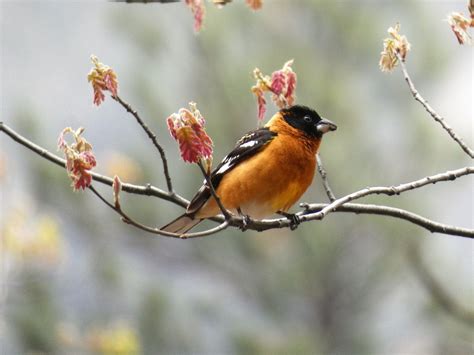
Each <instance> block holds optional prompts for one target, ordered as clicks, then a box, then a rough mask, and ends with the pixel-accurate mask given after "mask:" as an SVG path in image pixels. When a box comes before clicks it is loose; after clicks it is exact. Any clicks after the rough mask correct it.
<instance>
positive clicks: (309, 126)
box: [280, 105, 337, 138]
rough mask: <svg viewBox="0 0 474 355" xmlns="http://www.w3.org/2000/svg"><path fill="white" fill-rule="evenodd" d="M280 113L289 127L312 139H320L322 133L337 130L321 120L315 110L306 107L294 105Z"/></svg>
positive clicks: (331, 124) (328, 122) (334, 126)
mask: <svg viewBox="0 0 474 355" xmlns="http://www.w3.org/2000/svg"><path fill="white" fill-rule="evenodd" d="M280 112H281V114H282V116H283V118H284V120H285V121H286V122H288V124H289V125H290V126H292V127H294V128H296V129H299V130H301V131H303V132H304V133H305V134H306V135H308V136H310V137H313V138H321V137H322V135H323V134H324V133H326V132H329V131H335V130H336V129H337V126H336V125H335V124H334V123H332V122H331V121H329V120H327V119H325V118H321V116H319V115H318V113H317V112H316V111H315V110H313V109H311V108H309V107H306V106H301V105H295V106H291V107H288V108H284V109H282V110H281V111H280Z"/></svg>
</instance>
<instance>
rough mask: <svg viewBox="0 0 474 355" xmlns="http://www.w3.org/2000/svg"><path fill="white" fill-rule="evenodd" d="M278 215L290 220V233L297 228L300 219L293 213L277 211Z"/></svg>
mask: <svg viewBox="0 0 474 355" xmlns="http://www.w3.org/2000/svg"><path fill="white" fill-rule="evenodd" d="M278 214H281V215H282V216H284V217H286V218H288V219H289V220H290V229H291V230H292V231H293V230H295V229H296V228H298V226H299V225H300V223H301V218H300V217H299V216H298V215H297V214H295V213H287V212H282V211H278Z"/></svg>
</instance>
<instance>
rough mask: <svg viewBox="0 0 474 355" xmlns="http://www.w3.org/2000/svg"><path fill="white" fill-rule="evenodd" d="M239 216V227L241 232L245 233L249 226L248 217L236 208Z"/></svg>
mask: <svg viewBox="0 0 474 355" xmlns="http://www.w3.org/2000/svg"><path fill="white" fill-rule="evenodd" d="M237 212H238V213H239V216H240V217H242V225H241V226H240V227H239V228H240V230H241V231H242V232H245V231H246V230H247V228H248V225H249V224H250V217H249V215H247V214H244V213H242V210H241V209H240V208H237Z"/></svg>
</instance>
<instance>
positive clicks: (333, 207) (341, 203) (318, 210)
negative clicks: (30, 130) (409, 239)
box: [0, 122, 474, 238]
mask: <svg viewBox="0 0 474 355" xmlns="http://www.w3.org/2000/svg"><path fill="white" fill-rule="evenodd" d="M0 131H2V132H4V133H5V134H6V135H8V136H9V137H11V138H12V139H13V140H15V141H16V142H18V143H20V144H21V145H23V146H24V147H26V148H28V149H30V150H31V151H33V152H35V153H36V154H38V155H40V156H41V157H43V158H45V159H47V160H49V161H51V162H53V163H54V164H56V165H59V166H61V167H62V168H65V166H66V165H65V164H66V161H65V160H64V159H61V158H60V157H58V156H56V155H54V154H52V153H50V152H48V151H47V150H46V149H44V148H42V147H40V146H38V145H37V144H35V143H33V142H31V141H29V140H28V139H26V138H24V137H22V136H21V135H19V134H18V133H17V132H15V131H14V130H12V129H11V128H10V127H8V126H7V125H6V124H4V123H3V122H0ZM472 173H474V168H473V167H466V168H462V169H458V170H454V171H448V172H446V173H442V174H437V175H433V176H427V177H425V178H423V179H419V180H416V181H413V182H409V183H406V184H401V185H398V186H391V187H369V188H366V189H363V190H360V191H356V192H354V193H352V194H349V195H347V196H344V197H341V198H339V199H337V200H335V201H333V202H332V203H330V204H303V205H302V206H303V207H305V211H301V212H298V213H297V215H298V216H299V217H300V219H301V221H302V222H304V221H310V220H320V219H323V218H324V217H325V216H326V215H327V214H329V213H333V212H353V213H365V214H374V215H385V216H391V217H395V218H399V219H403V220H406V221H409V222H411V223H414V224H416V225H419V226H421V227H423V228H426V229H428V230H429V231H431V232H437V233H441V234H448V235H456V236H461V237H468V238H474V230H472V229H466V228H460V227H455V226H449V225H445V224H441V223H438V222H434V221H431V220H429V219H427V218H424V217H421V216H419V215H416V214H414V213H411V212H408V211H405V210H402V209H397V208H393V207H387V206H378V205H367V204H351V203H348V202H350V201H353V200H355V199H359V198H362V197H364V196H367V195H370V194H386V195H394V194H400V193H402V192H404V191H408V190H413V189H417V188H420V187H422V186H425V185H428V184H434V183H436V182H441V181H450V180H454V179H456V178H458V177H461V176H465V175H468V174H472ZM91 175H92V178H93V179H94V180H95V181H98V182H101V183H103V184H106V185H109V186H112V183H113V179H111V178H109V177H107V176H103V175H100V174H97V173H94V172H91ZM122 190H123V191H125V192H128V193H132V194H137V195H146V196H154V197H157V198H160V199H163V200H166V201H169V202H172V203H174V204H177V205H179V206H182V207H186V206H187V205H188V203H189V201H187V200H186V199H184V198H183V197H181V196H179V195H178V194H175V193H173V194H170V193H167V192H165V191H163V190H161V189H159V188H156V187H154V186H152V185H150V184H148V185H146V186H139V185H133V184H126V183H123V184H122ZM104 202H105V201H104ZM112 207H113V206H112ZM308 212H309V213H308ZM125 218H128V217H125ZM212 220H214V221H216V222H221V223H222V222H223V221H224V222H225V219H224V218H222V217H215V218H212ZM227 222H228V225H230V226H236V227H242V226H243V219H242V217H237V216H231V218H230V219H229V220H228V221H227ZM290 224H291V221H290V220H289V219H288V218H278V219H267V220H261V221H257V220H253V219H249V220H247V221H246V229H252V230H256V231H264V230H268V229H275V228H288V227H290ZM136 227H137V228H141V227H139V226H136ZM147 228H148V229H147ZM217 228H220V229H219V230H223V229H225V228H227V226H223V225H222V224H221V225H220V226H218V227H217ZM141 229H143V230H146V231H148V232H151V233H156V231H157V230H156V229H154V228H151V227H146V228H145V229H144V228H141ZM209 231H212V232H211V234H212V233H215V230H209ZM209 231H206V232H209ZM200 233H204V232H200ZM156 234H158V233H156ZM190 235H193V237H194V235H196V236H204V235H201V234H196V233H192V234H190ZM168 236H169V235H168ZM186 236H188V237H189V235H186Z"/></svg>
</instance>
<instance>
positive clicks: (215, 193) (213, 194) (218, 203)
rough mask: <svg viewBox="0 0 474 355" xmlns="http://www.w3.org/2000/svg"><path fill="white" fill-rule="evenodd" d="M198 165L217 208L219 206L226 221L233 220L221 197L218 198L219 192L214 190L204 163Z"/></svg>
mask: <svg viewBox="0 0 474 355" xmlns="http://www.w3.org/2000/svg"><path fill="white" fill-rule="evenodd" d="M197 165H198V166H199V168H200V169H201V172H202V174H203V175H204V179H205V180H206V182H207V184H208V185H209V189H210V190H211V195H212V197H213V198H214V200H216V203H217V206H219V209H220V210H221V212H222V214H223V215H224V218H225V219H226V220H229V219H230V218H231V214H230V213H229V211H228V210H227V209H226V208H225V207H224V205H223V204H222V201H221V199H220V198H219V196H217V192H216V190H215V189H214V185H212V181H211V178H210V177H209V174H208V173H207V171H206V169H204V166H203V165H202V161H201V160H199V161H198V163H197Z"/></svg>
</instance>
